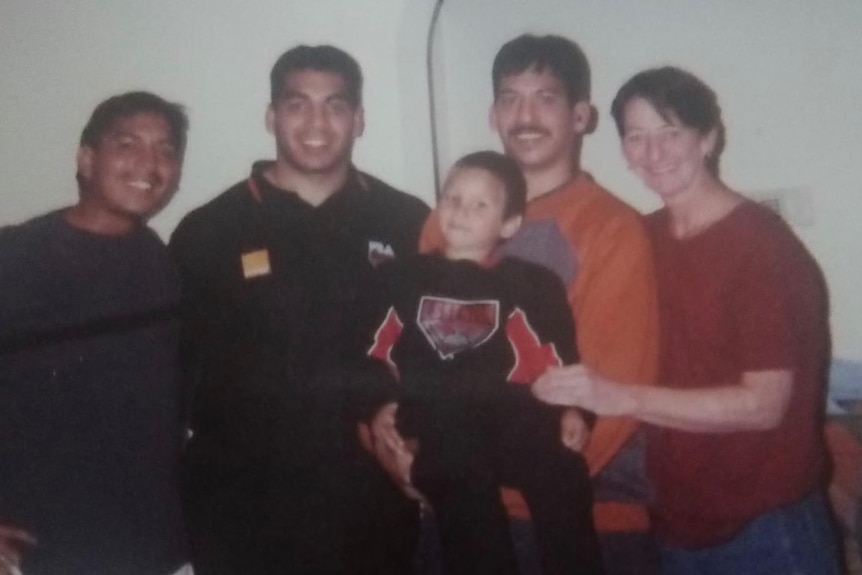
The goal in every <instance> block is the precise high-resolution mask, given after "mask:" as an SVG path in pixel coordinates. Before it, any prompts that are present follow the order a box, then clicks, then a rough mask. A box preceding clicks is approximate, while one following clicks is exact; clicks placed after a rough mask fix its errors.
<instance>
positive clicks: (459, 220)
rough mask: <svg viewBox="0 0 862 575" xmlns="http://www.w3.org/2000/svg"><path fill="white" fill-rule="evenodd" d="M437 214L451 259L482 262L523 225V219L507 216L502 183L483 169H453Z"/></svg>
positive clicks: (446, 250)
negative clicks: (502, 241)
mask: <svg viewBox="0 0 862 575" xmlns="http://www.w3.org/2000/svg"><path fill="white" fill-rule="evenodd" d="M437 211H438V215H439V217H440V231H441V232H442V233H443V239H444V244H445V249H444V251H445V254H446V257H448V258H449V259H469V260H473V261H476V262H482V261H484V260H486V259H487V258H488V256H490V254H491V252H492V251H493V250H494V248H495V247H496V246H497V244H498V243H500V241H501V240H504V239H507V238H510V237H512V235H514V233H515V232H516V231H517V230H518V227H519V226H520V225H521V216H520V215H517V216H512V217H508V218H507V217H506V215H505V214H506V190H505V189H504V184H503V182H502V181H500V180H499V179H498V178H497V177H495V176H494V175H493V174H491V173H490V172H489V171H487V170H484V169H481V168H473V167H458V168H454V169H453V170H452V172H451V173H450V174H449V177H448V178H447V179H446V183H445V185H444V186H443V193H442V194H441V196H440V202H439V204H438V206H437Z"/></svg>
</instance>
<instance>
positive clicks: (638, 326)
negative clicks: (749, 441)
mask: <svg viewBox="0 0 862 575" xmlns="http://www.w3.org/2000/svg"><path fill="white" fill-rule="evenodd" d="M582 256H583V257H582V260H581V261H582V264H583V267H582V268H581V270H579V272H578V276H579V277H578V279H577V281H576V282H575V284H574V285H573V286H570V288H569V302H570V304H571V305H572V308H573V310H574V313H575V317H576V318H577V323H578V346H579V351H580V354H581V359H582V361H583V362H584V363H585V364H587V365H589V366H590V367H591V368H593V369H595V370H596V371H597V372H599V373H602V374H604V375H606V376H608V377H611V378H613V379H616V380H619V381H625V382H630V383H641V384H649V385H652V384H653V383H655V377H656V373H657V366H658V318H657V303H656V285H655V274H654V269H653V260H652V249H651V246H650V242H649V239H648V237H647V235H646V231H645V229H644V227H643V225H642V223H641V221H640V219H639V218H637V217H630V218H618V219H617V220H614V221H612V222H610V223H609V224H607V225H606V226H604V227H603V228H602V230H601V231H600V233H599V235H598V237H596V238H593V239H592V241H591V248H590V252H589V253H585V254H582ZM637 427H638V423H637V421H635V420H634V419H632V418H627V417H617V416H603V417H600V418H599V420H598V422H597V423H596V425H595V427H594V428H593V432H592V438H591V440H590V443H589V445H587V447H586V450H585V452H584V455H585V457H586V459H587V463H588V464H589V466H590V473H591V474H593V475H595V474H596V473H598V472H599V471H600V470H601V469H603V468H604V467H605V465H607V464H608V463H609V462H610V461H611V459H613V458H614V456H615V455H616V454H617V452H618V451H619V450H620V448H621V447H622V446H623V445H624V444H625V443H626V441H628V439H629V437H630V436H631V434H632V433H634V431H635V430H636V429H637Z"/></svg>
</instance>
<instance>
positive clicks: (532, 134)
mask: <svg viewBox="0 0 862 575" xmlns="http://www.w3.org/2000/svg"><path fill="white" fill-rule="evenodd" d="M515 137H516V138H517V139H519V140H527V141H533V140H538V139H539V138H541V137H542V134H540V133H538V132H529V133H525V134H518V135H517V136H515Z"/></svg>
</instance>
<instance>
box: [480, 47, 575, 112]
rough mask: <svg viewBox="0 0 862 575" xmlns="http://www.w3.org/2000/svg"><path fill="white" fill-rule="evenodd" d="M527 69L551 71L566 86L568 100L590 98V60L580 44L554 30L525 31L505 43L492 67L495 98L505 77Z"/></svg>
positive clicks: (570, 101) (573, 101)
mask: <svg viewBox="0 0 862 575" xmlns="http://www.w3.org/2000/svg"><path fill="white" fill-rule="evenodd" d="M528 69H534V70H535V71H537V72H543V71H544V70H548V71H550V72H551V74H553V75H554V76H556V77H557V78H558V79H559V80H560V82H562V83H563V85H564V86H565V88H566V96H568V98H569V103H571V104H574V103H576V102H582V101H589V99H590V90H591V88H590V63H589V62H588V61H587V56H586V54H584V51H583V50H581V47H580V46H578V45H577V44H576V43H575V42H573V41H572V40H569V39H568V38H564V37H562V36H556V35H553V34H550V35H547V36H535V35H533V34H523V35H521V36H518V37H517V38H515V39H514V40H510V41H508V42H506V43H505V44H503V47H502V48H500V51H499V52H497V56H496V57H495V58H494V65H493V66H492V67H491V79H492V81H493V83H494V98H495V99H496V98H497V96H499V95H500V83H501V82H502V81H503V78H505V77H506V76H512V75H515V74H520V73H522V72H525V71H527V70H528Z"/></svg>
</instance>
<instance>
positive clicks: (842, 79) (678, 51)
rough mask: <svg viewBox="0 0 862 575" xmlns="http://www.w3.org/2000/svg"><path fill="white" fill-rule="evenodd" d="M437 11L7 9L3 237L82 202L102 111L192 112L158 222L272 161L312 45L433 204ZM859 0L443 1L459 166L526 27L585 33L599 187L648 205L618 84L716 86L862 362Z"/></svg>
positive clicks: (448, 119)
mask: <svg viewBox="0 0 862 575" xmlns="http://www.w3.org/2000/svg"><path fill="white" fill-rule="evenodd" d="M433 4H434V0H306V1H300V0H278V1H277V0H251V1H241V0H221V1H214V0H181V1H176V0H148V1H144V0H137V1H133V0H128V1H126V2H117V1H115V0H65V1H63V2H60V1H57V0H26V1H24V0H0V176H2V184H0V224H5V223H11V222H16V221H20V220H22V219H24V218H26V217H29V216H32V215H35V214H37V213H40V212H43V211H46V210H48V209H50V208H53V207H57V206H60V205H63V204H68V203H70V202H71V201H72V200H73V198H74V194H75V188H74V180H73V174H74V152H75V147H76V142H77V138H78V136H79V134H80V130H81V128H82V127H83V125H84V123H85V121H86V119H87V117H88V115H89V113H90V112H91V111H92V108H93V107H94V106H95V105H96V104H97V103H98V102H99V101H101V100H102V99H104V98H105V97H107V96H109V95H111V94H115V93H118V92H121V91H125V90H130V89H137V88H145V89H149V90H152V91H155V92H157V93H160V94H162V95H164V96H165V97H168V98H170V99H173V100H177V101H180V102H183V103H185V104H186V106H187V107H188V109H189V112H190V117H191V122H192V128H191V135H190V147H189V151H188V155H187V158H186V169H185V174H184V177H183V182H182V187H181V190H180V193H179V194H178V196H177V198H176V199H175V200H174V201H173V203H172V204H171V205H170V206H169V207H168V208H167V209H166V210H165V212H164V213H163V214H161V215H159V216H158V217H157V218H156V219H155V221H154V225H155V227H156V228H157V229H158V230H159V231H160V232H161V233H162V234H163V235H166V234H168V233H169V232H170V230H171V229H173V226H174V225H175V224H176V222H177V221H178V219H179V218H180V217H181V216H182V215H183V214H184V213H185V212H186V211H188V210H189V209H190V208H191V207H193V206H196V205H198V204H200V203H201V202H203V201H204V200H206V199H208V198H210V197H212V196H214V195H215V194H216V193H218V192H219V191H220V190H222V189H224V188H225V187H226V186H228V185H229V184H231V183H232V182H234V181H236V180H238V179H240V178H242V177H244V176H245V175H246V173H247V171H248V169H249V166H250V163H251V162H252V161H253V160H254V159H257V158H263V157H269V156H271V155H272V141H271V138H270V137H269V136H268V135H267V134H266V132H265V130H264V127H263V113H264V109H265V106H266V103H267V97H268V73H269V68H270V67H271V65H272V63H273V62H274V60H275V58H276V57H277V56H278V55H279V54H280V53H281V52H282V51H283V50H284V49H286V48H288V47H290V46H292V45H294V44H296V43H299V42H312V43H318V42H327V43H334V44H336V45H339V46H341V47H343V48H345V49H346V50H348V51H349V52H351V53H352V54H353V55H354V56H356V58H357V59H358V60H359V61H360V63H361V64H362V66H363V69H364V72H365V76H366V90H365V99H366V115H367V119H368V126H367V131H366V134H365V136H364V137H363V139H362V140H361V141H360V144H359V146H358V148H357V153H356V159H357V163H358V164H359V165H361V166H362V167H364V168H366V169H368V170H369V171H371V172H372V173H375V174H377V175H379V176H381V177H383V178H384V179H386V180H389V181H390V182H391V183H393V184H395V185H397V186H399V187H402V188H405V189H408V190H410V191H413V192H414V193H416V194H417V195H419V196H420V197H423V198H425V199H426V200H430V199H431V198H432V197H433V190H432V181H433V177H432V171H431V167H430V144H429V139H428V138H429V129H428V112H427V109H426V108H427V95H426V93H425V59H424V58H425V52H424V50H425V39H426V38H425V34H426V31H427V25H428V20H429V18H430V16H431V11H432V9H433ZM859 29H862V2H859V1H858V0H827V1H826V2H822V3H813V2H809V1H808V0H757V1H756V2H751V1H749V0H725V1H724V2H713V1H711V0H577V1H574V0H446V1H445V3H444V5H443V10H442V14H441V27H440V34H439V38H438V39H439V43H438V46H437V52H436V53H437V56H438V72H439V84H438V86H437V87H438V92H437V94H438V99H439V103H440V112H441V124H440V130H441V136H442V141H441V152H442V154H443V158H442V159H443V161H442V164H443V167H444V168H445V166H446V165H448V163H450V162H451V161H452V160H453V159H454V158H455V157H457V156H458V155H460V154H461V153H463V152H465V151H468V150H472V149H475V148H477V147H494V146H496V145H497V142H496V137H495V136H494V135H493V134H492V133H491V132H490V131H489V130H488V128H487V121H486V119H487V108H488V104H489V103H490V100H491V89H490V65H491V60H492V59H493V56H494V54H495V52H496V50H497V49H498V48H499V46H500V45H501V44H502V43H503V42H504V41H506V40H508V39H509V38H511V37H513V36H515V35H516V34H519V33H521V32H524V31H533V32H539V33H544V32H557V33H562V34H565V35H569V36H571V37H573V38H575V39H577V40H578V41H579V42H580V43H581V44H582V46H583V48H584V50H585V51H586V52H587V55H588V56H589V58H590V60H591V62H592V64H593V76H594V90H593V93H594V94H593V95H594V101H595V103H596V104H597V106H598V108H599V111H600V113H601V115H602V116H601V121H600V124H599V128H598V131H597V133H596V134H594V135H592V136H591V137H590V138H589V140H588V143H587V146H586V150H585V164H586V165H587V166H588V167H589V169H590V170H591V171H592V172H593V173H594V175H595V176H596V177H597V178H598V179H600V180H601V181H603V182H604V183H606V184H607V185H608V186H609V187H611V188H612V189H614V190H615V191H617V192H618V193H619V194H620V195H621V196H623V197H624V198H626V199H627V200H629V201H631V202H632V203H633V204H635V205H637V206H638V207H640V208H641V209H651V208H653V207H655V206H656V205H657V204H656V202H655V200H654V199H653V198H652V197H651V195H650V194H649V193H648V192H646V191H645V190H643V189H642V188H641V186H640V184H639V183H638V182H637V181H636V180H635V179H634V178H633V177H632V176H631V175H630V174H628V173H627V171H626V170H625V167H624V165H623V163H622V161H621V160H620V157H619V152H618V150H617V141H616V136H615V134H614V131H613V128H612V125H611V121H610V118H609V116H608V115H607V111H608V107H609V103H610V100H611V98H612V97H613V94H614V92H615V90H616V88H617V87H618V86H619V85H620V84H621V83H622V82H623V81H624V80H625V79H626V78H627V77H629V76H630V75H631V74H633V73H634V72H636V71H638V70H640V69H643V68H645V67H648V66H652V65H656V64H662V63H674V64H678V65H682V66H684V67H688V68H689V69H691V70H692V71H694V72H696V73H697V74H699V75H700V76H701V77H703V78H704V79H705V80H706V81H707V82H708V83H710V84H711V85H712V86H713V87H714V88H715V89H716V91H717V92H718V94H719V96H720V98H721V100H722V103H723V107H724V110H725V116H726V120H727V125H728V135H729V142H728V147H727V151H726V153H725V157H724V175H725V177H726V179H727V180H728V182H729V183H730V184H731V185H733V186H736V187H737V188H738V189H740V190H761V189H771V188H778V187H783V186H793V187H797V186H803V187H807V188H809V189H810V190H811V192H812V194H813V196H814V198H813V199H814V213H815V224H814V225H813V226H812V227H808V228H802V229H800V230H799V231H800V235H801V236H802V237H803V239H804V240H805V241H806V242H807V243H808V245H809V246H810V247H811V249H812V251H813V252H814V253H815V255H816V257H817V258H818V260H819V261H820V263H821V265H822V266H823V268H824V270H825V272H826V274H827V279H828V281H829V284H830V289H831V292H832V300H833V326H834V335H835V348H836V354H837V355H842V356H844V357H850V358H855V359H862V297H860V296H859V295H858V294H857V290H856V289H855V288H856V286H859V285H862V264H860V263H859V255H858V254H859V252H860V249H862V226H860V225H859V223H858V222H857V220H856V218H858V217H859V216H860V215H862V193H860V192H858V191H857V190H856V188H857V187H858V186H859V183H858V180H859V176H858V175H857V174H856V173H855V170H853V168H854V167H855V165H856V164H857V163H858V159H857V158H859V157H862V107H860V105H859V102H862V66H860V65H859V55H860V54H862V35H859V34H858V33H857V31H858V30H859Z"/></svg>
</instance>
